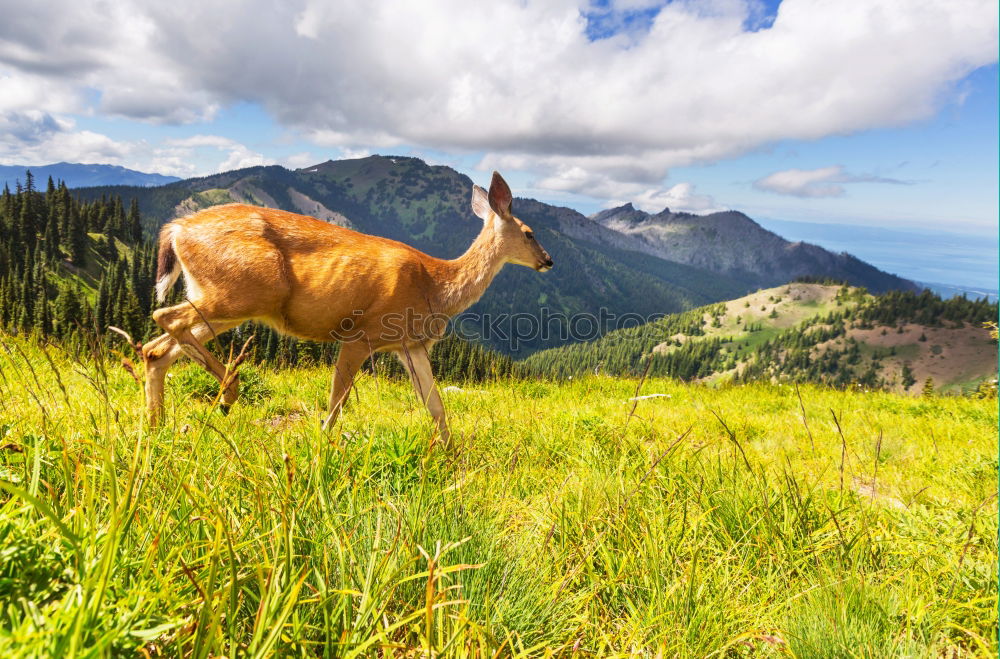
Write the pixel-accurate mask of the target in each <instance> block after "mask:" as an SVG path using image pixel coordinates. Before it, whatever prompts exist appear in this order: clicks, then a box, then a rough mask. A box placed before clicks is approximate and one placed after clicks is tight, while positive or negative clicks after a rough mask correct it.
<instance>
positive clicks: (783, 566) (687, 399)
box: [0, 336, 997, 658]
mask: <svg viewBox="0 0 1000 659" xmlns="http://www.w3.org/2000/svg"><path fill="white" fill-rule="evenodd" d="M242 372H243V376H244V388H243V392H244V394H243V399H242V400H241V402H240V403H239V404H237V405H236V406H235V407H234V408H233V409H232V411H231V412H230V414H229V415H228V416H224V415H222V414H221V412H220V411H219V410H217V409H216V406H215V404H214V402H213V399H212V394H213V392H214V386H213V381H212V380H210V379H209V378H208V376H206V375H204V374H203V373H202V372H201V371H200V370H198V369H197V368H196V367H195V366H193V365H191V364H178V365H177V366H176V367H175V368H174V369H173V370H172V374H173V376H172V377H171V378H169V380H168V400H167V405H168V409H167V414H166V424H165V427H163V428H161V429H159V430H156V431H153V432H150V431H149V430H148V429H147V428H145V426H144V422H143V416H142V413H141V411H142V395H141V392H140V388H139V385H138V384H137V383H136V381H135V380H133V379H132V377H131V376H130V375H129V374H128V373H127V372H126V371H125V370H124V369H123V368H122V367H121V366H120V365H119V363H118V361H117V360H116V358H115V357H114V356H113V355H108V356H106V357H98V358H95V357H93V356H82V357H74V356H72V355H69V354H66V353H64V352H62V351H61V350H60V349H58V348H55V347H51V346H49V347H47V348H44V349H43V348H41V347H40V346H39V345H37V344H35V343H33V342H31V341H29V340H23V339H17V338H12V337H9V336H0V656H4V657H20V656H24V657H28V656H32V657H35V656H42V657H75V656H88V657H102V656H143V657H196V658H202V657H262V656H289V657H292V656H301V657H356V656H406V657H417V656H470V657H486V656H490V657H493V656H581V657H582V656H648V657H674V656H680V657H705V656H714V657H750V656H794V657H971V656H976V657H979V656H982V657H985V656H995V655H996V653H997V640H996V636H997V607H996V603H997V598H996V596H997V500H996V498H995V494H996V491H997V403H996V401H995V400H993V401H989V400H974V399H970V398H957V397H927V398H913V397H910V398H907V397H902V396H898V395H892V394H885V393H865V392H840V391H833V390H829V389H823V388H818V387H812V386H803V387H801V389H800V390H799V391H798V392H796V390H795V389H794V388H792V387H788V386H769V385H754V386H739V387H730V388H718V389H713V388H708V387H703V386H690V385H683V384H680V383H677V382H674V381H670V380H662V379H650V380H646V381H642V382H640V381H638V380H628V379H615V378H610V377H588V378H583V379H579V380H573V381H570V382H565V383H554V382H542V381H521V382H496V383H487V384H461V383H460V384H458V386H459V387H460V388H461V390H459V391H456V390H453V389H449V390H446V391H445V392H444V394H443V396H444V399H445V405H446V406H447V408H448V411H449V414H450V419H451V425H452V429H453V432H454V434H455V439H454V442H453V445H452V446H451V447H448V448H443V447H440V446H431V445H430V439H431V437H432V425H431V422H430V419H429V417H428V416H427V414H426V412H425V411H424V410H423V408H422V407H421V406H420V405H419V404H418V403H417V401H416V399H415V397H414V394H413V393H412V390H411V388H410V386H409V384H408V383H406V382H403V381H396V380H389V379H386V378H381V377H374V376H371V375H368V376H365V377H363V378H362V379H361V380H360V381H359V383H358V387H357V390H356V394H352V399H351V403H350V406H349V408H348V409H347V410H346V412H345V414H344V415H342V417H341V420H340V422H339V423H338V426H337V428H336V431H335V432H333V433H330V434H324V433H322V432H321V431H320V428H319V421H320V418H321V414H322V411H323V409H324V407H325V403H326V396H327V387H328V384H329V378H330V372H329V369H326V368H301V369H297V370H285V371H270V370H264V369H259V368H254V367H250V366H244V368H243V371H242ZM449 384H451V383H447V382H446V383H442V386H447V385H449ZM637 391H638V393H639V394H640V395H651V394H665V395H664V396H659V397H653V398H647V399H644V400H639V401H630V400H629V399H630V398H631V397H633V396H635V395H636V393H637Z"/></svg>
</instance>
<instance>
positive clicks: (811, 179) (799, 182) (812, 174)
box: [753, 165, 910, 197]
mask: <svg viewBox="0 0 1000 659" xmlns="http://www.w3.org/2000/svg"><path fill="white" fill-rule="evenodd" d="M843 183H891V184H894V185H907V184H909V183H910V181H902V180H899V179H894V178H886V177H884V176H875V175H874V174H850V173H848V172H847V171H845V170H844V167H843V166H841V165H833V166H831V167H821V168H819V169H786V170H783V171H780V172H774V173H773V174H768V175H767V176H765V177H763V178H760V179H757V180H756V181H754V182H753V187H754V188H756V189H758V190H762V191H765V192H774V193H776V194H782V195H790V196H792V197H842V196H844V194H845V190H844V186H843V185H842V184H843Z"/></svg>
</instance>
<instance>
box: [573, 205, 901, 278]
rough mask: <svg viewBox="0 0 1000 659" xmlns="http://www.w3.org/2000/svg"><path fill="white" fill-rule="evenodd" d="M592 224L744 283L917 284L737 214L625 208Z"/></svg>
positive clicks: (658, 253) (607, 212) (637, 245)
mask: <svg viewBox="0 0 1000 659" xmlns="http://www.w3.org/2000/svg"><path fill="white" fill-rule="evenodd" d="M590 219H591V220H592V221H593V222H594V223H595V224H598V225H600V226H602V227H604V228H606V229H610V230H612V231H614V232H616V233H618V234H621V235H624V236H628V237H630V238H632V239H633V240H634V242H633V243H631V247H630V249H635V250H638V251H642V252H645V253H647V254H652V255H653V256H658V257H660V258H663V259H668V260H671V261H676V262H678V263H686V264H688V265H693V266H695V267H698V268H703V269H705V270H710V271H712V272H718V273H720V274H725V275H728V276H730V277H734V278H737V279H740V280H741V281H746V282H747V283H749V284H753V285H755V286H775V285H778V284H781V283H784V282H788V281H792V280H793V279H796V278H798V277H803V276H811V277H826V278H830V279H835V280H844V281H848V282H850V283H851V284H854V285H857V286H865V287H867V288H869V289H870V290H872V291H875V292H884V291H887V290H893V289H896V290H917V286H916V285H915V284H914V283H913V282H910V281H907V280H905V279H903V278H901V277H897V276H895V275H892V274H889V273H887V272H882V271H881V270H879V269H878V268H875V267H874V266H872V265H870V264H868V263H865V262H864V261H861V260H860V259H857V258H855V257H853V256H851V255H850V254H847V253H840V254H836V253H833V252H830V251H828V250H825V249H823V248H822V247H819V246H817V245H812V244H809V243H802V242H790V241H788V240H785V239H784V238H782V237H781V236H779V235H777V234H775V233H772V232H771V231H768V230H767V229H765V228H763V227H762V226H760V225H759V224H757V223H756V222H754V221H753V220H752V219H750V218H749V217H747V216H746V215H744V214H743V213H740V212H737V211H726V212H722V213H712V214H710V215H693V214H691V213H672V212H670V210H669V209H664V210H663V211H662V212H660V213H657V214H655V215H651V214H649V213H645V212H643V211H641V210H637V209H636V208H633V207H632V205H631V204H626V205H624V206H620V207H618V208H612V209H608V210H605V211H601V212H600V213H597V214H596V215H593V216H592V217H591V218H590Z"/></svg>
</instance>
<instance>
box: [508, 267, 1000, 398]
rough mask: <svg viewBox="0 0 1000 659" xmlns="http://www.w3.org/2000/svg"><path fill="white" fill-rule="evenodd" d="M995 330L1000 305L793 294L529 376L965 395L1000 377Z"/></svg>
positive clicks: (819, 288)
mask: <svg viewBox="0 0 1000 659" xmlns="http://www.w3.org/2000/svg"><path fill="white" fill-rule="evenodd" d="M996 318H997V305H996V304H995V303H992V304H991V303H989V302H988V301H987V300H985V299H982V300H968V299H966V298H962V297H958V298H951V299H949V300H942V299H941V298H940V297H938V296H936V295H934V294H933V293H931V292H930V291H923V292H921V293H914V292H909V291H907V292H900V291H894V292H889V293H887V294H884V295H871V294H869V293H868V292H867V291H865V290H864V289H861V288H854V287H849V286H846V285H837V284H821V283H811V282H795V283H792V284H788V285H786V286H779V287H776V288H772V289H767V290H762V291H758V292H757V293H754V294H752V295H749V296H746V297H743V298H740V299H737V300H733V301H730V302H727V303H720V304H713V305H709V306H706V307H702V308H700V309H695V310H693V311H689V312H686V313H682V314H673V315H669V316H666V317H664V318H662V319H660V320H657V321H654V322H651V323H648V324H645V325H642V326H639V327H635V328H629V329H624V330H619V331H616V332H611V333H609V334H607V335H605V336H604V337H602V338H600V339H598V340H596V341H593V342H590V343H582V344H576V345H569V346H565V347H562V348H558V349H554V350H546V351H543V352H540V353H536V354H534V355H532V356H531V357H529V358H528V359H527V360H526V361H525V367H526V368H527V369H528V371H529V372H530V373H534V374H536V375H544V376H549V377H568V376H572V375H576V374H580V373H587V372H605V373H610V374H628V375H639V374H641V373H643V372H648V374H649V375H668V376H672V377H676V378H679V379H681V380H686V381H710V382H718V381H724V380H730V381H742V382H748V381H755V380H765V381H774V382H819V383H825V384H830V385H833V386H837V387H845V386H848V385H852V384H853V385H858V386H863V387H868V388H884V389H893V390H896V391H906V392H919V391H922V390H924V389H926V388H929V389H934V388H937V389H939V390H950V391H961V390H966V391H967V390H969V389H972V388H974V387H975V386H976V385H977V384H978V383H979V382H981V381H983V380H984V379H988V378H995V377H996V366H997V347H996V341H995V339H992V338H991V337H990V334H989V332H988V331H987V330H986V329H984V328H983V325H984V323H987V322H990V321H995V320H996ZM647 369H648V370H647Z"/></svg>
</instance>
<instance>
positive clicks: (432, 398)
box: [396, 345, 451, 444]
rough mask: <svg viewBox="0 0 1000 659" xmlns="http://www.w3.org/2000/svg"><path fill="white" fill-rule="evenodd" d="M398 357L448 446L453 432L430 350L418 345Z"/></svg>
mask: <svg viewBox="0 0 1000 659" xmlns="http://www.w3.org/2000/svg"><path fill="white" fill-rule="evenodd" d="M396 356H398V357H399V360H400V361H401V362H403V367H404V368H405V369H406V372H407V373H409V374H410V381H411V382H413V390H414V391H415V392H416V393H417V398H418V399H419V400H420V402H422V403H423V404H424V405H425V406H426V407H427V411H428V412H430V414H431V417H432V418H433V419H434V422H435V423H436V424H437V427H438V432H439V433H440V435H441V441H442V442H444V443H445V444H448V442H449V441H450V439H451V431H449V430H448V419H447V417H446V415H445V411H444V403H443V402H441V394H440V393H439V392H438V388H437V385H436V384H435V383H434V372H433V371H432V370H431V359H430V355H429V354H428V349H427V348H426V347H425V346H423V345H416V346H413V347H412V348H409V349H404V350H400V351H399V352H397V353H396Z"/></svg>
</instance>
